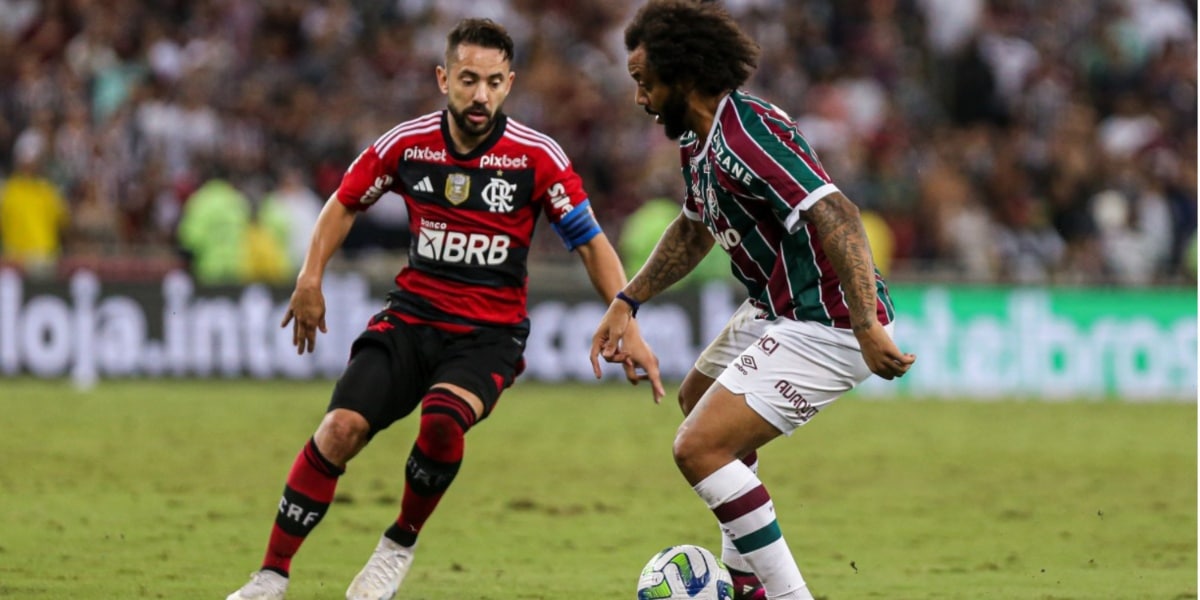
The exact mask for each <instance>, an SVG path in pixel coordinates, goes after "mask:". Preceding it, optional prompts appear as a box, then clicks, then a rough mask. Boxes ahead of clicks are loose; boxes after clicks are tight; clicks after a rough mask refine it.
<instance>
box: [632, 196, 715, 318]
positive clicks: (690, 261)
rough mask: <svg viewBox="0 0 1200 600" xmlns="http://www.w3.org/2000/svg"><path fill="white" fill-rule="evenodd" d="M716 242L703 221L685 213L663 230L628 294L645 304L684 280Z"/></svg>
mask: <svg viewBox="0 0 1200 600" xmlns="http://www.w3.org/2000/svg"><path fill="white" fill-rule="evenodd" d="M714 241H715V240H714V239H713V236H712V234H711V233H709V232H708V229H707V228H705V227H704V224H703V223H701V222H700V221H693V220H692V219H689V218H687V217H685V216H683V215H682V214H680V215H679V216H678V217H675V220H674V221H672V222H671V224H670V225H668V226H667V229H666V230H665V231H663V235H662V238H660V239H659V240H658V245H656V246H655V247H654V251H653V252H651V253H650V258H648V259H646V264H645V265H642V268H641V269H639V270H638V272H637V275H636V276H634V278H633V280H632V281H630V282H629V285H626V286H625V293H626V294H627V295H629V296H630V297H632V298H633V299H635V300H637V301H638V302H645V301H647V300H649V299H651V298H653V297H655V296H657V295H658V294H660V293H662V292H663V291H664V290H666V289H667V288H669V287H671V286H672V285H674V284H675V283H676V282H678V281H679V280H680V279H683V278H684V276H686V275H687V274H688V273H691V272H692V269H695V268H696V265H698V264H700V261H702V260H704V257H705V256H707V255H708V252H709V250H711V249H712V247H713V243H714Z"/></svg>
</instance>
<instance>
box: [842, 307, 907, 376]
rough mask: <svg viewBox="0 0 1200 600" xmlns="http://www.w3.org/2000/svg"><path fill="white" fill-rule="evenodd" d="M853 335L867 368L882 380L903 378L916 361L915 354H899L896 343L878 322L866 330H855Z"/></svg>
mask: <svg viewBox="0 0 1200 600" xmlns="http://www.w3.org/2000/svg"><path fill="white" fill-rule="evenodd" d="M854 335H855V337H857V338H858V344H859V346H860V348H861V350H862V355H863V360H865V361H866V363H867V367H869V368H870V369H871V372H872V373H874V374H876V375H878V376H880V377H882V378H884V379H889V380H890V379H895V378H897V377H903V376H904V374H905V373H907V372H908V369H909V368H910V367H912V365H913V363H914V362H916V360H917V355H916V354H909V353H905V352H901V351H900V348H898V347H896V342H893V341H892V336H890V335H888V332H887V330H886V329H884V328H883V325H881V324H880V323H879V321H875V322H874V323H873V324H871V326H870V327H867V328H866V329H861V330H855V332H854Z"/></svg>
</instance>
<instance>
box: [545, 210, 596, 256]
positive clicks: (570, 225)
mask: <svg viewBox="0 0 1200 600" xmlns="http://www.w3.org/2000/svg"><path fill="white" fill-rule="evenodd" d="M550 226H551V227H553V228H554V232H555V233H557V234H558V237H560V238H562V241H563V243H564V244H566V246H567V250H574V249H576V248H578V247H580V246H582V245H584V244H586V243H588V242H590V241H591V240H592V238H594V237H596V236H597V235H599V234H600V224H599V223H597V222H596V215H595V214H593V213H592V204H591V201H590V200H584V201H583V202H580V203H579V204H576V205H575V208H573V209H571V212H569V213H567V216H565V217H563V218H562V220H561V221H559V222H558V223H551V225H550Z"/></svg>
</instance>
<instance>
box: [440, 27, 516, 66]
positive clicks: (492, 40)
mask: <svg viewBox="0 0 1200 600" xmlns="http://www.w3.org/2000/svg"><path fill="white" fill-rule="evenodd" d="M462 44H470V45H472V46H480V47H483V48H492V49H495V50H499V51H500V52H501V53H503V54H504V58H506V59H508V60H509V61H511V60H512V59H513V40H512V36H510V35H508V30H507V29H505V28H504V26H503V25H501V24H499V23H497V22H495V21H493V20H491V19H463V20H461V21H459V22H458V25H456V26H455V27H454V29H453V30H451V31H450V33H448V34H446V64H450V63H451V62H453V60H454V58H455V53H456V52H457V51H458V47H459V46H461V45H462Z"/></svg>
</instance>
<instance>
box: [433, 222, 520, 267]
mask: <svg viewBox="0 0 1200 600" xmlns="http://www.w3.org/2000/svg"><path fill="white" fill-rule="evenodd" d="M510 246H512V240H511V239H510V238H509V237H508V236H507V235H488V234H486V233H463V232H461V231H449V230H448V229H447V227H446V224H445V223H442V222H439V221H430V220H428V219H421V233H420V238H419V239H418V240H417V255H418V256H421V257H423V258H428V259H431V260H439V261H442V262H446V263H455V264H467V265H499V264H503V263H504V261H505V260H508V248H509V247H510Z"/></svg>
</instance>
